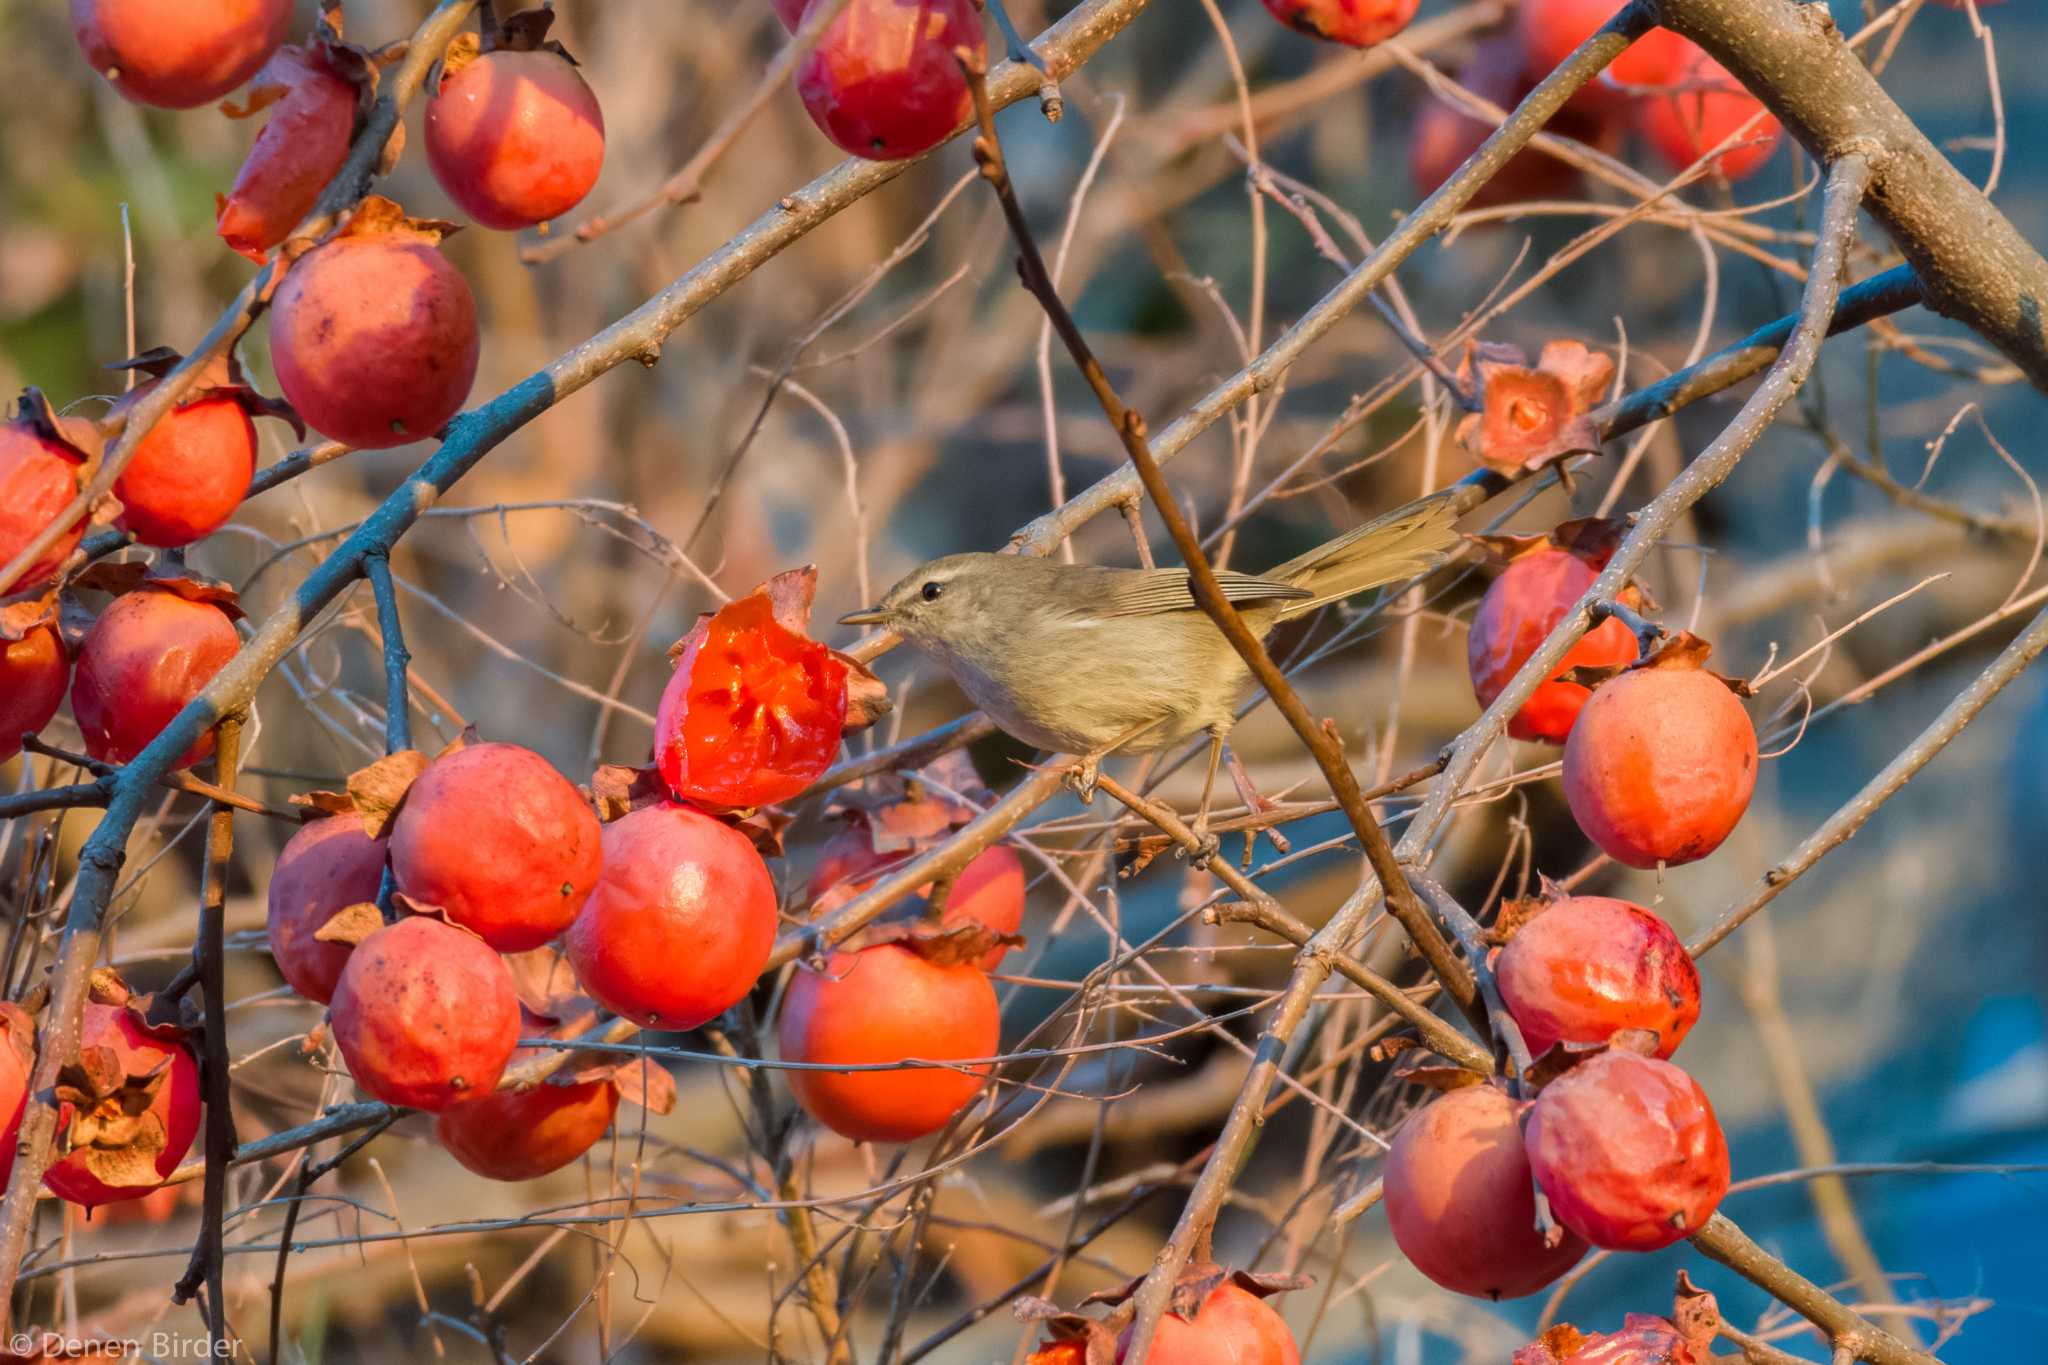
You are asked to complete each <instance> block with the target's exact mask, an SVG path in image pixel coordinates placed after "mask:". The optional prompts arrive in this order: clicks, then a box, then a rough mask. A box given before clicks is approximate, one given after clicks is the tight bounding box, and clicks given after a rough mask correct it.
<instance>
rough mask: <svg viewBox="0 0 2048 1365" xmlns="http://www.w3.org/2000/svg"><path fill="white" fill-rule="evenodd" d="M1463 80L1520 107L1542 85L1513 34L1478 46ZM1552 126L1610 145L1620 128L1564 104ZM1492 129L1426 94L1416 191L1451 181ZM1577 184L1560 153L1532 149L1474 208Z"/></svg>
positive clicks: (1418, 117) (1413, 155)
mask: <svg viewBox="0 0 2048 1365" xmlns="http://www.w3.org/2000/svg"><path fill="white" fill-rule="evenodd" d="M1458 83H1459V84H1460V85H1462V86H1464V87H1465V88H1466V89H1468V90H1470V91H1471V92H1472V93H1473V94H1475V95H1481V96H1484V97H1485V98H1486V99H1489V100H1491V101H1492V102H1493V103H1495V104H1497V105H1499V106H1501V107H1502V108H1503V109H1513V108H1514V107H1515V106H1516V105H1517V104H1519V103H1521V101H1522V97H1523V96H1524V95H1526V94H1528V93H1529V91H1530V90H1531V89H1532V88H1534V86H1535V81H1534V80H1532V79H1530V78H1529V77H1528V76H1526V75H1525V74H1524V73H1523V70H1522V55H1521V45H1520V44H1519V43H1517V42H1516V41H1515V40H1514V39H1513V38H1512V37H1502V38H1492V39H1488V40H1487V41H1485V42H1482V43H1480V44H1478V45H1477V46H1476V47H1474V48H1473V49H1472V57H1471V59H1470V60H1469V61H1468V62H1466V64H1465V67H1464V69H1463V70H1461V71H1460V72H1458ZM1548 127H1549V129H1550V131H1551V132H1554V133H1557V134H1559V135H1561V136H1564V137H1570V138H1576V139H1577V140H1579V141H1580V142H1583V143H1586V144H1587V145H1588V146H1591V147H1598V148H1602V149H1603V150H1604V149H1609V148H1611V147H1612V146H1613V145H1614V144H1615V142H1616V141H1617V138H1616V130H1615V129H1614V128H1613V127H1611V126H1610V125H1609V123H1608V121H1607V120H1606V119H1605V118H1604V117H1599V116H1594V115H1591V114H1589V113H1587V112H1586V111H1584V110H1582V109H1580V108H1576V107H1572V106H1567V107H1566V108H1564V109H1561V110H1559V111H1558V112H1557V114H1556V115H1554V116H1553V117H1552V118H1551V120H1550V123H1549V125H1548ZM1493 128H1494V125H1493V124H1491V123H1482V122H1481V121H1479V120H1478V119H1475V118H1473V117H1471V116H1470V115H1468V114H1466V113H1465V112H1464V111H1463V110H1461V109H1458V108H1455V107H1453V106H1452V105H1450V104H1448V103H1446V102H1445V101H1443V100H1441V99H1437V98H1435V97H1434V96H1431V97H1429V98H1426V99H1424V100H1422V101H1421V102H1420V103H1419V104H1418V105H1417V107H1416V109H1415V112H1414V117H1413V121H1412V122H1411V124H1410V127H1409V134H1408V173H1409V176H1410V178H1411V179H1412V180H1413V182H1414V185H1415V189H1416V191H1417V192H1418V193H1421V194H1428V193H1430V192H1431V191H1432V190H1434V189H1436V187H1437V186H1439V185H1441V184H1442V183H1443V182H1444V181H1446V180H1448V179H1450V177H1451V173H1452V172H1453V171H1455V170H1457V169H1458V167H1459V166H1461V165H1463V164H1464V162H1465V159H1466V158H1467V157H1469V156H1471V155H1472V153H1474V152H1476V151H1478V150H1479V144H1480V143H1482V142H1484V141H1486V139H1487V138H1488V137H1489V136H1490V135H1491V134H1492V132H1493ZM1578 183H1579V176H1578V172H1577V171H1575V170H1574V169H1572V167H1570V166H1568V165H1566V164H1565V163H1564V162H1562V161H1560V160H1558V159H1557V158H1556V157H1553V156H1545V155H1544V154H1543V153H1542V152H1539V151H1536V150H1535V149H1533V148H1525V149H1524V150H1522V151H1520V152H1518V153H1516V154H1515V156H1514V157H1513V158H1512V159H1511V160H1509V162H1508V164H1507V165H1505V166H1503V167H1501V169H1500V170H1499V171H1498V172H1496V173H1495V174H1494V176H1493V178H1492V179H1490V180H1488V181H1487V182H1486V184H1485V185H1483V186H1481V187H1480V190H1479V192H1478V193H1477V194H1475V195H1473V196H1472V198H1471V200H1470V202H1469V205H1468V206H1469V207H1472V208H1487V207H1491V206H1494V205H1499V204H1512V203H1518V202H1521V201H1523V200H1528V199H1558V198H1564V197H1567V196H1569V195H1570V194H1571V193H1572V191H1573V190H1574V189H1576V188H1577V186H1578Z"/></svg>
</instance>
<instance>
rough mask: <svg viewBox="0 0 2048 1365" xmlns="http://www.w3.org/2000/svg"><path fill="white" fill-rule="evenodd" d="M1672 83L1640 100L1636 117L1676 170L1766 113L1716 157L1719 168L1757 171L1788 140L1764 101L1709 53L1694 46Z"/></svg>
mask: <svg viewBox="0 0 2048 1365" xmlns="http://www.w3.org/2000/svg"><path fill="white" fill-rule="evenodd" d="M1670 86H1671V88H1670V89H1669V90H1668V91H1666V92H1665V93H1663V94H1660V95H1655V96H1651V97H1648V98H1645V99H1642V100H1640V101H1638V102H1637V104H1636V107H1635V118H1636V127H1637V128H1638V129H1640V130H1641V132H1642V134H1643V136H1644V137H1645V138H1647V139H1649V142H1650V145H1651V146H1652V147H1654V148H1656V150H1657V154H1658V155H1659V156H1661V157H1662V158H1663V159H1664V161H1665V163H1666V164H1667V165H1669V166H1670V167H1671V168H1672V169H1673V170H1681V169H1683V168H1685V167H1687V166H1690V165H1692V163H1693V162H1695V161H1697V160H1699V159H1700V158H1701V157H1703V156H1705V155H1706V154H1707V153H1708V152H1711V151H1712V150H1713V149H1714V148H1715V147H1716V146H1718V145H1719V144H1720V143H1721V142H1722V141H1723V140H1724V139H1726V138H1728V137H1731V136H1733V135H1734V134H1735V133H1736V131H1737V130H1739V129H1740V128H1742V127H1743V125H1745V124H1748V123H1749V122H1750V120H1751V119H1752V118H1756V116H1757V115H1762V117H1761V118H1757V121H1756V123H1755V124H1754V125H1752V126H1751V127H1750V129H1749V131H1748V133H1747V134H1745V135H1744V137H1743V139H1742V140H1741V141H1738V142H1737V143H1735V144H1734V145H1732V146H1731V147H1730V148H1729V149H1728V151H1727V152H1726V153H1724V154H1723V155H1721V156H1720V157H1718V158H1716V159H1715V161H1714V169H1715V170H1716V171H1718V172H1719V173H1720V174H1722V175H1724V176H1726V177H1727V178H1728V179H1730V180H1741V179H1744V178H1746V177H1748V176H1751V175H1754V174H1756V172H1757V171H1759V170H1761V169H1762V168H1763V165H1764V163H1765V162H1767V161H1769V160H1770V159H1771V153H1773V152H1775V151H1777V150H1778V144H1779V143H1780V142H1783V141H1784V140H1785V130H1784V128H1783V126H1782V125H1780V124H1779V122H1778V120H1777V119H1776V118H1774V117H1773V116H1771V115H1770V114H1767V113H1764V106H1763V103H1762V102H1761V101H1759V100H1758V99H1757V97H1756V96H1754V95H1752V94H1750V93H1749V91H1747V90H1745V89H1743V88H1742V83H1741V82H1739V81H1737V80H1736V79H1735V78H1734V77H1733V76H1731V75H1729V74H1728V69H1727V68H1726V67H1724V66H1722V65H1721V64H1720V63H1719V62H1717V61H1715V60H1714V59H1713V58H1712V57H1709V56H1708V55H1707V54H1706V53H1704V52H1701V51H1699V50H1697V49H1695V50H1694V51H1693V52H1692V54H1691V55H1690V56H1689V57H1688V59H1687V60H1686V62H1685V63H1684V65H1682V66H1681V67H1680V68H1679V69H1678V71H1677V73H1676V74H1675V75H1674V77H1673V78H1672V80H1671V82H1670Z"/></svg>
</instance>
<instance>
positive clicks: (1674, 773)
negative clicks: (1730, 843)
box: [1564, 636, 1757, 868]
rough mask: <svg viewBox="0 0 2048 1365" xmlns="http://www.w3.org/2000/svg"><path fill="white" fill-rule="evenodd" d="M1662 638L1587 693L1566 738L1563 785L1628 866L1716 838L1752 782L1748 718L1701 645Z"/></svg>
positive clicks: (1604, 846)
mask: <svg viewBox="0 0 2048 1365" xmlns="http://www.w3.org/2000/svg"><path fill="white" fill-rule="evenodd" d="M1681 639H1682V640H1691V641H1692V643H1691V645H1690V646H1687V647H1685V648H1676V647H1673V646H1669V645H1667V646H1665V647H1664V648H1663V649H1661V650H1660V651H1658V652H1657V653H1656V654H1654V655H1653V656H1652V657H1651V658H1650V659H1647V660H1645V661H1644V662H1643V663H1642V664H1639V665H1638V666H1636V667H1635V668H1632V669H1630V670H1629V671H1628V672H1626V673H1623V674H1621V675H1620V676H1619V677H1616V678H1613V679H1611V680H1610V681H1608V682H1605V683H1602V684H1601V685H1600V686H1599V687H1598V688H1597V689H1596V690H1595V691H1594V693H1593V696H1592V699H1591V700H1590V701H1588V702H1587V703H1586V705H1585V707H1584V709H1583V710H1581V711H1580V712H1579V719H1578V722H1577V723H1576V724H1575V725H1573V726H1572V732H1571V737H1570V738H1569V739H1568V740H1567V741H1566V742H1565V747H1564V794H1565V800H1566V801H1567V802H1568V803H1569V804H1570V806H1571V809H1572V816H1573V818H1575V819H1576V820H1577V821H1578V822H1579V828H1580V829H1582V830H1584V831H1585V833H1586V837H1587V838H1589V839H1591V840H1592V841H1593V842H1594V843H1595V844H1598V845H1599V846H1600V848H1601V850H1602V851H1603V852H1605V853H1606V854H1608V856H1610V857H1612V858H1613V859H1614V860H1615V861H1616V862H1619V863H1625V864H1627V865H1628V866H1630V867H1641V868H1652V867H1656V866H1658V865H1659V864H1660V863H1661V864H1667V865H1671V866H1676V865H1678V864H1680V863H1689V862H1693V861H1696V860H1697V859H1700V858H1704V857H1706V856H1707V855H1708V854H1709V853H1712V852H1713V851H1714V850H1715V849H1717V848H1719V847H1720V846H1721V841H1722V840H1723V839H1726V838H1727V837H1728V833H1729V831H1730V830H1732V829H1734V828H1735V825H1736V822H1737V821H1739V820H1741V819H1742V813H1743V812H1744V811H1745V810H1747V809H1749V798H1750V793H1751V792H1752V791H1753V790H1754V789H1755V787H1756V764H1757V751H1756V727H1755V726H1754V725H1752V724H1751V723H1750V719H1749V712H1748V711H1746V710H1744V709H1743V706H1742V702H1741V700H1740V699H1739V698H1737V697H1736V695H1735V693H1734V692H1733V691H1731V690H1730V689H1729V687H1728V685H1727V683H1725V682H1724V681H1722V680H1721V679H1720V678H1718V677H1716V676H1715V675H1714V674H1712V673H1709V672H1708V671H1707V670H1706V669H1705V668H1703V667H1702V666H1701V664H1702V662H1703V661H1704V658H1705V646H1704V645H1703V644H1700V642H1698V641H1697V640H1693V639H1692V637H1690V636H1687V637H1681Z"/></svg>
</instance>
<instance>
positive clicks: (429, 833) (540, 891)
mask: <svg viewBox="0 0 2048 1365" xmlns="http://www.w3.org/2000/svg"><path fill="white" fill-rule="evenodd" d="M601 863H602V854H601V852H600V843H599V826H598V823H597V815H596V814H595V813H594V812H593V811H592V810H591V809H590V805H589V803H588V802H586V801H585V800H584V799H583V796H582V794H581V793H580V792H578V791H577V790H576V788H575V786H574V785H573V784H572V783H571V782H570V781H569V779H568V778H566V777H563V776H562V775H561V774H560V773H558V772H556V771H555V769H554V766H553V765H552V764H550V763H549V762H548V761H547V760H546V759H545V758H542V757H541V756H540V755H539V754H537V753H535V752H533V750H531V749H522V748H521V747H519V746H518V745H517V744H471V745H468V746H467V747H465V748H462V749H458V750H456V751H455V752H454V753H452V754H449V755H447V756H446V757H445V758H439V759H436V760H435V761H434V763H433V765H432V766H431V767H429V768H428V769H427V770H426V772H425V773H423V774H421V776H420V779H419V780H418V781H417V782H415V783H413V784H412V787H411V789H410V790H408V791H407V792H406V794H405V803H404V804H403V805H402V806H400V807H399V811H398V819H397V822H396V823H395V824H393V826H392V829H391V876H392V880H393V881H394V882H395V883H396V884H397V886H398V889H399V890H400V891H403V892H404V893H405V894H406V895H407V896H408V897H410V898H411V899H412V900H414V901H415V902H417V903H419V904H421V905H426V906H434V907H436V908H438V909H440V910H442V911H444V912H445V913H446V914H447V916H448V919H449V921H450V922H451V923H454V924H458V925H460V926H461V927H463V928H464V929H467V930H469V931H470V932H472V933H474V934H476V935H477V936H478V937H480V938H481V939H483V941H484V942H485V943H487V944H489V945H490V946H491V947H493V948H495V949H497V950H498V951H499V952H501V953H518V952H524V951H526V950H527V949H529V948H538V947H540V946H541V945H542V944H543V943H546V942H547V941H548V940H549V939H551V938H553V937H554V936H555V935H557V934H559V933H561V932H562V931H563V930H564V929H566V928H568V927H569V922H570V921H571V920H573V919H575V918H576V912H577V911H578V910H580V909H582V908H583V902H584V901H585V900H586V899H587V898H588V897H589V895H590V889H591V888H592V887H593V886H595V885H597V878H598V872H599V869H600V867H601Z"/></svg>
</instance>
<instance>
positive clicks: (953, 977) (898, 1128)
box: [780, 943, 1002, 1142]
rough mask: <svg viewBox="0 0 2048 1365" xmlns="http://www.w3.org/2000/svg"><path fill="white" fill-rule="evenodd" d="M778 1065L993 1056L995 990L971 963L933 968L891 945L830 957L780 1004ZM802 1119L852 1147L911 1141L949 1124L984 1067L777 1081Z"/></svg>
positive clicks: (797, 1074)
mask: <svg viewBox="0 0 2048 1365" xmlns="http://www.w3.org/2000/svg"><path fill="white" fill-rule="evenodd" d="M780 1037H781V1042H782V1059H783V1060H784V1061H786V1062H805V1063H813V1064H816V1063H823V1064H826V1065H833V1064H836V1065H840V1066H861V1065H878V1066H883V1067H886V1066H889V1065H891V1064H893V1063H898V1062H902V1061H906V1060H908V1059H910V1058H918V1059H920V1060H923V1061H927V1062H956V1061H965V1060H969V1059H972V1058H979V1057H993V1056H994V1055H995V1054H996V1050H997V1048H998V1047H999V1045H1000V1044H1001V1041H1002V1020H1001V1017H1000V1014H999V1012H998V1010H997V1007H996V993H995V988H994V987H993V986H991V985H990V984H989V981H988V977H987V976H986V975H985V974H984V973H983V972H982V971H981V969H980V968H979V967H977V966H976V965H975V964H974V963H972V962H962V963H955V964H944V963H939V962H934V961H932V960H930V959H928V958H926V957H924V956H922V955H920V954H919V953H918V952H916V951H915V950H913V949H912V948H909V947H905V946H903V945H902V944H897V943H884V944H878V945H876V946H875V947H872V948H864V949H861V950H859V951H857V952H850V953H849V952H837V953H834V954H832V957H831V960H830V961H829V962H828V963H827V964H826V966H825V969H824V970H823V971H819V972H812V971H800V972H798V973H797V975H796V978H795V980H793V981H792V982H791V983H790V986H789V993H788V996H787V998H786V999H785V1000H784V1001H783V1006H782V1025H781V1029H780ZM784 1074H785V1075H786V1076H787V1077H788V1080H789V1088H790V1090H791V1092H792V1093H794V1094H795V1096H796V1099H797V1103H799V1104H801V1105H802V1106H803V1107H804V1110H805V1112H807V1113H809V1114H810V1116H811V1117H812V1118H814V1119H816V1120H817V1121H818V1122H819V1123H822V1124H824V1125H825V1126H826V1127H827V1128H830V1129H831V1130H832V1131H834V1132H836V1133H839V1134H841V1135H842V1136H845V1137H849V1138H852V1139H853V1140H854V1141H856V1142H909V1141H911V1140H913V1139H915V1138H920V1137H923V1136H924V1135H925V1134H927V1133H934V1132H937V1131H938V1130H939V1129H941V1128H943V1127H945V1126H946V1124H947V1122H948V1121H949V1120H951V1119H952V1117H953V1115H955V1114H957V1113H959V1112H960V1110H961V1109H963V1108H964V1107H966V1105H967V1103H968V1101H970V1100H972V1099H973V1098H974V1096H975V1095H976V1094H977V1093H978V1092H979V1091H980V1090H981V1087H982V1084H983V1082H984V1079H985V1078H986V1076H987V1074H988V1067H987V1066H986V1065H985V1064H984V1065H980V1066H920V1067H905V1068H902V1069H899V1070H871V1071H812V1070H793V1071H788V1072H785V1073H784Z"/></svg>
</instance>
